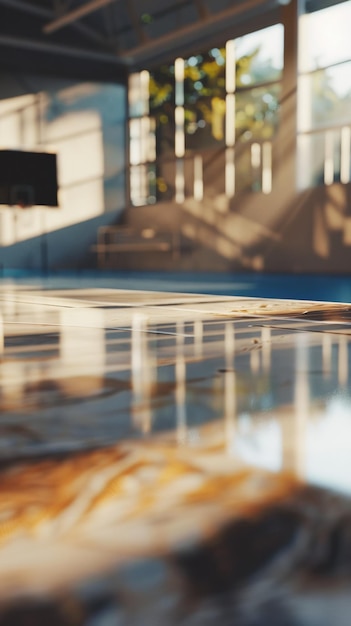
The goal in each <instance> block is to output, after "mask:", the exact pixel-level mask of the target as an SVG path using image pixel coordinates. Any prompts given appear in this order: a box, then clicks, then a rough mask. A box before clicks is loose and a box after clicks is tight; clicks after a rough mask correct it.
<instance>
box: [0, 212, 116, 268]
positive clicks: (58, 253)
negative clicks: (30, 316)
mask: <svg viewBox="0 0 351 626" xmlns="http://www.w3.org/2000/svg"><path fill="white" fill-rule="evenodd" d="M120 215H121V211H120V212H117V213H116V212H113V213H112V212H110V213H106V214H104V215H99V216H98V217H95V218H93V219H90V220H86V221H83V222H79V223H78V224H73V225H72V226H67V227H65V228H60V229H57V230H55V231H52V232H48V233H44V234H42V235H39V236H36V237H32V238H30V239H26V240H25V241H21V242H18V243H15V244H13V245H10V246H2V247H0V268H1V270H7V269H25V270H39V271H42V272H47V271H49V270H59V269H80V268H82V269H84V268H87V269H88V268H91V267H95V265H96V259H95V256H94V254H93V252H92V251H91V246H92V245H93V244H94V243H96V233H97V231H98V228H99V227H100V226H107V225H111V224H115V223H116V222H117V221H118V219H119V218H120Z"/></svg>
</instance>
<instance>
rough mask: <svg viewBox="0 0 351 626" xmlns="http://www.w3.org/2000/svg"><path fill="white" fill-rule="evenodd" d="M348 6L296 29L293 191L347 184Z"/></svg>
mask: <svg viewBox="0 0 351 626" xmlns="http://www.w3.org/2000/svg"><path fill="white" fill-rule="evenodd" d="M350 23H351V1H347V2H342V3H340V4H337V5H335V6H331V7H328V8H327V9H323V10H320V11H316V12H315V13H310V14H305V15H302V16H301V18H300V24H299V106H298V130H299V136H298V185H299V187H300V188H306V187H311V186H315V185H318V184H326V185H328V184H332V183H333V182H337V181H341V182H343V183H348V182H349V181H350V145H351V142H350V139H351V38H350V32H349V31H350V28H349V25H350Z"/></svg>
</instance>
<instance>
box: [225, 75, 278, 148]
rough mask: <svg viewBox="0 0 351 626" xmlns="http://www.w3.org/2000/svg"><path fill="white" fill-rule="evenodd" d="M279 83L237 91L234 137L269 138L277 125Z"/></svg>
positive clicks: (241, 138)
mask: <svg viewBox="0 0 351 626" xmlns="http://www.w3.org/2000/svg"><path fill="white" fill-rule="evenodd" d="M280 93H281V87H280V84H276V85H271V86H269V87H256V88H254V89H250V90H245V91H241V92H237V94H236V116H235V118H236V119H235V125H236V138H237V140H239V141H244V142H245V141H252V140H259V139H263V140H264V139H271V137H273V136H274V134H275V132H276V130H277V126H278V121H279V120H278V111H279V99H280Z"/></svg>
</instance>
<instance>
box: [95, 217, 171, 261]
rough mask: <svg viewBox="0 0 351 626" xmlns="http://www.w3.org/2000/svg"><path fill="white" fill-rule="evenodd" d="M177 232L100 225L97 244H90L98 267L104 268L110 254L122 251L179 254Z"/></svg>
mask: <svg viewBox="0 0 351 626" xmlns="http://www.w3.org/2000/svg"><path fill="white" fill-rule="evenodd" d="M179 249H180V245H179V234H178V233H177V232H162V231H158V230H156V229H154V228H143V229H140V230H139V229H136V228H131V227H128V226H101V227H100V228H99V230H98V238H97V244H95V245H93V246H92V250H93V252H95V253H97V259H98V267H99V269H105V268H106V265H108V263H107V262H108V260H109V258H110V255H111V254H113V253H118V252H120V253H123V252H127V253H129V252H135V253H139V252H170V253H171V255H172V258H177V257H178V256H179Z"/></svg>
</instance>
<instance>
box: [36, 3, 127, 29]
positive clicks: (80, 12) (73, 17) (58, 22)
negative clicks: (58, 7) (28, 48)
mask: <svg viewBox="0 0 351 626" xmlns="http://www.w3.org/2000/svg"><path fill="white" fill-rule="evenodd" d="M112 2H116V0H90V2H85V3H84V4H82V5H81V6H80V7H78V8H77V9H73V10H72V11H68V12H67V13H64V14H63V15H60V17H57V18H56V19H54V20H52V21H51V22H48V23H47V24H45V26H44V28H43V32H44V33H45V34H46V35H50V34H51V33H54V32H55V31H57V30H60V29H61V28H64V26H68V25H69V24H73V23H74V22H76V21H77V20H80V19H81V18H82V17H85V16H86V15H90V13H93V12H94V11H98V10H99V9H101V8H102V7H105V6H107V5H108V4H111V3H112Z"/></svg>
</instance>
